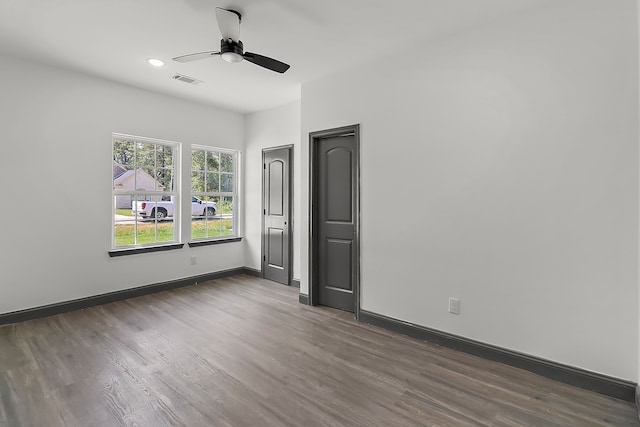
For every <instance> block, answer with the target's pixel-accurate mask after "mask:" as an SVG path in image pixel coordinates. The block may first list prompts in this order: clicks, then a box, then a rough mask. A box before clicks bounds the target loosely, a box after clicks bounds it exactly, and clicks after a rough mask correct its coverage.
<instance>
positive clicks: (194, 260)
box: [191, 256, 197, 265]
mask: <svg viewBox="0 0 640 427" xmlns="http://www.w3.org/2000/svg"><path fill="white" fill-rule="evenodd" d="M196 264H197V260H196V257H194V256H192V257H191V265H196Z"/></svg>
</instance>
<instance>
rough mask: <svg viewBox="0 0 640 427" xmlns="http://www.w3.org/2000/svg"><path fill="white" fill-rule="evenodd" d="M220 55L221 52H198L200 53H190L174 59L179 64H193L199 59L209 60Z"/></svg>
mask: <svg viewBox="0 0 640 427" xmlns="http://www.w3.org/2000/svg"><path fill="white" fill-rule="evenodd" d="M215 55H220V52H218V51H217V50H212V51H209V52H198V53H190V54H188V55H182V56H176V57H175V58H173V60H174V61H177V62H191V61H197V60H198V59H204V58H209V57H210V56H215Z"/></svg>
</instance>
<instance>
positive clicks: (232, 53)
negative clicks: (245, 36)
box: [220, 39, 244, 62]
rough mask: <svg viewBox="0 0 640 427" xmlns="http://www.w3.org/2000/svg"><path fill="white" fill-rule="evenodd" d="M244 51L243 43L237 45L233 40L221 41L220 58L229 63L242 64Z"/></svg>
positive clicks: (239, 42)
mask: <svg viewBox="0 0 640 427" xmlns="http://www.w3.org/2000/svg"><path fill="white" fill-rule="evenodd" d="M243 54H244V50H243V49H242V42H241V41H238V42H237V43H236V42H234V41H233V40H231V39H229V40H224V39H223V40H220V56H222V59H224V60H225V61H227V62H240V61H242V60H243V59H244V58H243V57H242V55H243Z"/></svg>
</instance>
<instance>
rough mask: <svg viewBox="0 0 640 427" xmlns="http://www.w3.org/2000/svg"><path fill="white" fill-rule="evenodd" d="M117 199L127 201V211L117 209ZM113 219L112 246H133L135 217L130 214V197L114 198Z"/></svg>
mask: <svg viewBox="0 0 640 427" xmlns="http://www.w3.org/2000/svg"><path fill="white" fill-rule="evenodd" d="M119 198H121V199H120V200H124V198H128V199H129V208H128V209H126V208H119V207H118V202H119ZM113 219H114V221H113V226H114V229H113V237H114V239H113V240H114V242H113V245H114V246H115V247H118V246H129V245H133V244H134V243H135V234H134V227H135V216H133V214H132V213H131V196H116V209H115V211H114V213H113Z"/></svg>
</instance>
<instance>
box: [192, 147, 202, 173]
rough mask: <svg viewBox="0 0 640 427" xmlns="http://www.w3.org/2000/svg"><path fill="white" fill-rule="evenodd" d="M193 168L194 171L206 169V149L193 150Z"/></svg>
mask: <svg viewBox="0 0 640 427" xmlns="http://www.w3.org/2000/svg"><path fill="white" fill-rule="evenodd" d="M191 170H192V171H203V170H204V151H203V150H192V151H191Z"/></svg>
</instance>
